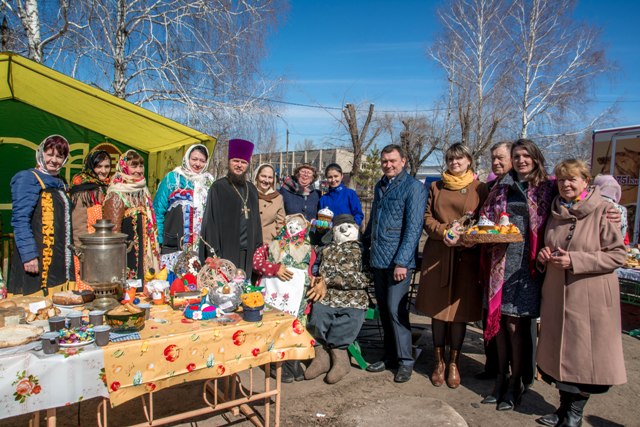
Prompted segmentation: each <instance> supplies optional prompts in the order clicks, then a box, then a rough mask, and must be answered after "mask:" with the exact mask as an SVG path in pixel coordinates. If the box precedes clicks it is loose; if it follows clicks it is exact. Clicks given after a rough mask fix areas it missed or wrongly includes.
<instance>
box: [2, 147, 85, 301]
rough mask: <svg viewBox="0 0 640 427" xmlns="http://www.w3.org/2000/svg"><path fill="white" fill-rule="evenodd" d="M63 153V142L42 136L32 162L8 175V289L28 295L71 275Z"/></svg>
mask: <svg viewBox="0 0 640 427" xmlns="http://www.w3.org/2000/svg"><path fill="white" fill-rule="evenodd" d="M68 157H69V143H68V142H67V140H66V139H65V138H64V137H62V136H60V135H51V136H48V137H46V138H45V139H44V141H42V143H40V146H39V147H38V149H37V151H36V161H37V164H38V166H37V167H36V168H34V169H27V170H24V171H20V172H18V173H17V174H16V175H15V176H14V177H13V178H12V179H11V198H12V202H13V209H12V212H11V215H12V216H11V225H12V226H13V232H14V236H15V237H14V239H15V242H14V243H15V248H16V251H15V252H14V254H13V256H12V257H11V275H10V276H9V284H8V290H9V292H11V293H14V294H24V295H29V294H34V293H36V292H39V291H40V292H42V294H44V295H45V296H46V295H48V294H49V292H57V291H60V290H65V289H63V288H64V287H65V285H66V284H67V283H68V282H69V280H70V278H71V277H72V269H71V266H72V260H73V257H72V254H71V250H70V249H69V245H70V244H71V209H70V206H71V204H70V203H69V198H68V197H67V183H66V181H65V180H64V178H62V177H61V176H59V172H60V170H61V169H62V167H63V166H64V164H65V163H66V162H67V159H68Z"/></svg>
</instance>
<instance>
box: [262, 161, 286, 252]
mask: <svg viewBox="0 0 640 427" xmlns="http://www.w3.org/2000/svg"><path fill="white" fill-rule="evenodd" d="M274 182H275V170H274V169H273V166H271V165H268V164H263V165H260V166H258V170H256V179H255V184H256V188H257V189H258V199H259V205H260V221H261V223H262V241H263V242H264V243H269V242H271V240H273V238H274V237H276V236H277V235H278V233H279V232H280V229H282V227H283V226H284V217H285V214H284V202H283V200H282V195H281V194H280V193H278V192H277V191H276V190H275V188H274Z"/></svg>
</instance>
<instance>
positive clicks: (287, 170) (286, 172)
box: [285, 122, 289, 176]
mask: <svg viewBox="0 0 640 427" xmlns="http://www.w3.org/2000/svg"><path fill="white" fill-rule="evenodd" d="M285 123H286V122H285ZM285 150H286V153H287V154H286V158H287V169H286V171H285V176H287V175H289V124H288V123H287V142H286V147H285Z"/></svg>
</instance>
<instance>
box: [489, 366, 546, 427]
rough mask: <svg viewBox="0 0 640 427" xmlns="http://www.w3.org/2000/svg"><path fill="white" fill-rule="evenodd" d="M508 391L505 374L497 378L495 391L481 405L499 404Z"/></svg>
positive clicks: (494, 386)
mask: <svg viewBox="0 0 640 427" xmlns="http://www.w3.org/2000/svg"><path fill="white" fill-rule="evenodd" d="M506 389H507V376H506V375H503V374H498V375H497V376H496V382H495V384H494V385H493V391H492V392H491V394H489V395H488V396H486V397H485V398H484V399H482V401H481V402H480V403H483V404H485V405H487V404H493V405H495V404H497V403H498V402H499V401H500V399H502V395H503V394H504V392H505V390H506ZM554 425H555V424H554Z"/></svg>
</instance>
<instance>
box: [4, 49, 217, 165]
mask: <svg viewBox="0 0 640 427" xmlns="http://www.w3.org/2000/svg"><path fill="white" fill-rule="evenodd" d="M0 82H1V83H0V100H4V99H15V100H18V101H20V102H23V103H26V104H29V105H31V106H34V107H36V108H39V109H41V110H44V111H48V112H52V113H54V114H55V115H57V116H59V117H61V118H63V119H66V120H68V121H70V122H73V123H76V124H78V125H80V126H82V127H84V128H87V129H90V130H92V131H94V132H96V133H99V134H102V135H104V136H105V137H106V138H110V139H114V140H116V141H120V142H122V143H123V144H126V145H129V146H131V147H133V148H135V149H137V150H142V151H144V152H146V153H155V152H158V151H163V150H168V149H173V148H179V147H182V146H185V145H187V144H195V143H200V144H206V143H215V139H214V138H213V137H211V136H209V135H206V134H204V133H202V132H198V131H197V130H194V129H191V128H189V127H187V126H184V125H181V124H180V123H177V122H175V121H173V120H170V119H167V118H165V117H162V116H160V115H159V114H156V113H153V112H151V111H149V110H146V109H144V108H142V107H138V106H137V105H134V104H132V103H130V102H127V101H125V100H122V99H120V98H117V97H115V96H113V95H110V94H108V93H107V92H104V91H102V90H100V89H96V88H94V87H91V86H89V85H87V84H85V83H82V82H81V81H79V80H76V79H73V78H71V77H68V76H65V75H64V74H62V73H59V72H57V71H55V70H52V69H51V68H48V67H45V66H44V65H41V64H38V63H36V62H33V61H31V60H29V59H26V58H23V57H21V56H19V55H16V54H11V53H0Z"/></svg>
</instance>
